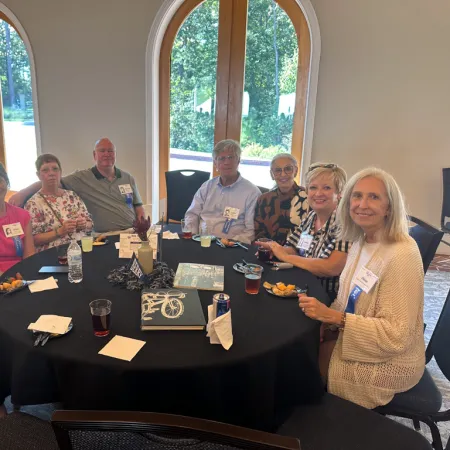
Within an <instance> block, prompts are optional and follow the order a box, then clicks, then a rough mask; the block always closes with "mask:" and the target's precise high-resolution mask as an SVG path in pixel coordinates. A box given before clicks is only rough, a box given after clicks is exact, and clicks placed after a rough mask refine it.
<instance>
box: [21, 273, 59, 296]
mask: <svg viewBox="0 0 450 450" xmlns="http://www.w3.org/2000/svg"><path fill="white" fill-rule="evenodd" d="M28 289H29V290H30V292H31V293H32V294H33V293H34V292H41V291H48V290H49V289H58V285H57V284H56V279H55V278H54V277H48V278H46V279H45V280H36V281H35V282H34V283H32V284H29V285H28Z"/></svg>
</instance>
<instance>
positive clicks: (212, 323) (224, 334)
mask: <svg viewBox="0 0 450 450" xmlns="http://www.w3.org/2000/svg"><path fill="white" fill-rule="evenodd" d="M213 317H214V310H213V305H209V306H208V325H207V326H206V330H207V331H208V333H207V334H206V336H207V337H209V342H210V344H222V347H223V348H224V349H225V350H229V349H230V347H231V346H232V345H233V325H232V323H231V310H230V311H228V312H227V313H226V314H223V315H221V316H219V317H217V318H216V319H213Z"/></svg>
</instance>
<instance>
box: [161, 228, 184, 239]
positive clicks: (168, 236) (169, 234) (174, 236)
mask: <svg viewBox="0 0 450 450" xmlns="http://www.w3.org/2000/svg"><path fill="white" fill-rule="evenodd" d="M163 239H180V236H178V233H172V232H171V231H168V230H167V231H164V233H163Z"/></svg>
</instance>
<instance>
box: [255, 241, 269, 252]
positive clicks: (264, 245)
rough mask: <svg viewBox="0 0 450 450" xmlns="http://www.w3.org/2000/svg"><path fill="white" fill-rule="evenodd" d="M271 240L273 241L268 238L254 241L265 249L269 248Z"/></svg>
mask: <svg viewBox="0 0 450 450" xmlns="http://www.w3.org/2000/svg"><path fill="white" fill-rule="evenodd" d="M272 242H273V241H270V240H267V241H258V240H256V241H255V245H257V246H258V247H262V248H265V249H267V250H270V249H271V247H270V246H271V245H272Z"/></svg>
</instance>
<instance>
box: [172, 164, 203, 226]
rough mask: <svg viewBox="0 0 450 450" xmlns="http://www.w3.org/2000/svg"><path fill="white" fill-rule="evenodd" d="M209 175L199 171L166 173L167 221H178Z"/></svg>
mask: <svg viewBox="0 0 450 450" xmlns="http://www.w3.org/2000/svg"><path fill="white" fill-rule="evenodd" d="M209 177H210V173H209V172H203V171H201V170H188V169H187V170H172V171H170V172H166V187H167V221H169V220H177V221H180V220H181V219H182V218H183V217H184V214H185V212H186V210H187V209H188V208H189V206H190V205H191V203H192V199H193V198H194V194H195V193H196V192H197V190H198V188H199V187H200V186H201V185H202V184H203V183H204V182H205V181H207V180H209Z"/></svg>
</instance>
